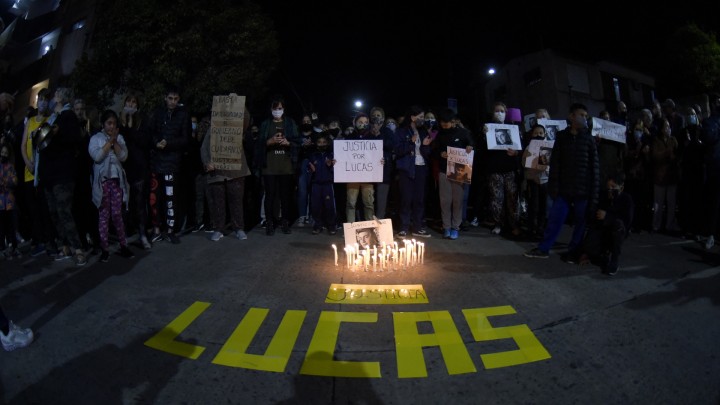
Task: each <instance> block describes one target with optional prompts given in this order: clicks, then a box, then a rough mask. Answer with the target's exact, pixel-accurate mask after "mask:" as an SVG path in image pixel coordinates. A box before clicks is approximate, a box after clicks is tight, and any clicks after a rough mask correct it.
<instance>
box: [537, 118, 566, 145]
mask: <svg viewBox="0 0 720 405" xmlns="http://www.w3.org/2000/svg"><path fill="white" fill-rule="evenodd" d="M537 123H538V124H540V125H542V126H544V127H545V139H547V140H548V141H554V140H555V137H557V133H558V132H560V131H562V130H563V129H565V128H567V121H565V120H549V119H547V118H541V119H539V120H537Z"/></svg>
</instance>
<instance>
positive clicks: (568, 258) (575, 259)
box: [560, 251, 580, 264]
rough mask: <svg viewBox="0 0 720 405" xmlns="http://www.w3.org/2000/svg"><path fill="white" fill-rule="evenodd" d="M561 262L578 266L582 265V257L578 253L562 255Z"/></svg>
mask: <svg viewBox="0 0 720 405" xmlns="http://www.w3.org/2000/svg"><path fill="white" fill-rule="evenodd" d="M560 260H562V261H564V262H565V263H568V264H577V263H580V257H579V256H578V254H577V253H576V252H570V251H568V252H565V253H563V254H562V255H560Z"/></svg>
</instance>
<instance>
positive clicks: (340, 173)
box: [333, 139, 383, 183]
mask: <svg viewBox="0 0 720 405" xmlns="http://www.w3.org/2000/svg"><path fill="white" fill-rule="evenodd" d="M333 147H334V150H333V153H334V156H335V161H336V162H335V166H334V168H335V171H334V173H335V183H382V181H383V165H382V163H381V162H382V158H383V141H376V140H366V139H356V140H345V139H343V140H335V141H333Z"/></svg>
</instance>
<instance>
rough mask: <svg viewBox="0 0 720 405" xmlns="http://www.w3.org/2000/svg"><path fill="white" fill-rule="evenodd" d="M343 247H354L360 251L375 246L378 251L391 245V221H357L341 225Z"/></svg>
mask: <svg viewBox="0 0 720 405" xmlns="http://www.w3.org/2000/svg"><path fill="white" fill-rule="evenodd" d="M343 235H344V236H345V245H346V246H347V245H355V244H356V243H357V244H358V246H359V247H360V249H365V248H370V249H372V248H373V247H374V246H377V247H378V249H379V248H380V247H382V246H385V245H391V244H392V243H393V229H392V220H391V219H376V220H372V221H359V222H352V223H349V222H348V223H344V224H343Z"/></svg>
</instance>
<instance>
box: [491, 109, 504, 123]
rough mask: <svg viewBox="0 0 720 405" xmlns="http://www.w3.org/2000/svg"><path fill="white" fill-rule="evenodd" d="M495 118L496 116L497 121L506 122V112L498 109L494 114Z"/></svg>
mask: <svg viewBox="0 0 720 405" xmlns="http://www.w3.org/2000/svg"><path fill="white" fill-rule="evenodd" d="M493 118H495V121H497V122H505V113H504V112H502V111H497V112H495V113H494V114H493Z"/></svg>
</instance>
